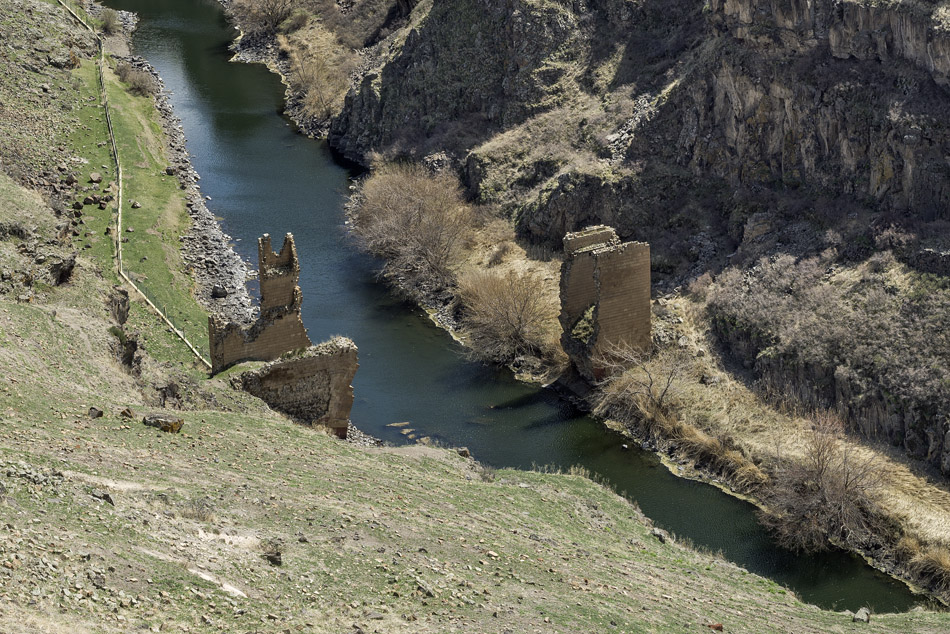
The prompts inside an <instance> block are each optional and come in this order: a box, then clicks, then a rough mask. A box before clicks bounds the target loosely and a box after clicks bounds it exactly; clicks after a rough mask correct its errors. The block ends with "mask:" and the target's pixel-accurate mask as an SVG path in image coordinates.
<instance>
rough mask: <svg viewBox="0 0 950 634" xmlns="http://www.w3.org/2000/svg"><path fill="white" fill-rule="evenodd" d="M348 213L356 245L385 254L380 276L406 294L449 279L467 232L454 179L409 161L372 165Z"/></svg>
mask: <svg viewBox="0 0 950 634" xmlns="http://www.w3.org/2000/svg"><path fill="white" fill-rule="evenodd" d="M351 218H352V222H353V232H354V234H355V235H356V237H357V239H358V240H359V242H360V244H361V246H362V247H363V248H364V249H365V250H366V251H368V252H370V253H372V254H374V255H377V256H379V257H381V258H383V259H385V261H386V262H385V265H384V269H383V274H384V276H385V277H387V278H389V279H390V280H392V281H394V282H396V283H397V284H398V285H399V286H400V287H402V288H403V289H404V290H405V291H406V292H409V293H413V292H416V291H417V290H420V289H423V288H428V289H431V290H438V289H441V288H445V287H446V286H449V285H450V284H452V283H453V282H454V271H455V268H456V265H457V264H458V260H459V258H460V256H461V245H462V244H463V242H464V241H465V239H466V237H467V236H468V235H469V234H470V232H471V231H472V211H471V208H470V206H469V205H468V204H467V203H466V202H465V201H464V200H463V199H462V193H461V189H460V187H459V184H458V180H457V179H456V178H455V177H454V176H452V175H450V174H448V173H445V172H442V173H440V174H435V175H432V174H429V173H428V172H426V171H425V169H424V168H422V167H421V166H419V165H414V164H390V165H386V166H383V167H381V168H379V169H378V170H376V171H375V172H374V173H373V174H372V175H371V176H370V177H368V178H367V179H366V180H365V181H364V183H363V186H362V189H361V191H360V194H359V198H358V200H357V201H356V204H355V205H354V206H353V208H352V209H351Z"/></svg>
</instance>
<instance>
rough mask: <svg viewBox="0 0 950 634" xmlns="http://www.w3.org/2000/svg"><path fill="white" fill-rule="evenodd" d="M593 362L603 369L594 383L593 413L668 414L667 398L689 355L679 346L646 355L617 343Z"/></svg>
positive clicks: (619, 415) (623, 415)
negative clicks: (596, 398) (597, 393)
mask: <svg viewBox="0 0 950 634" xmlns="http://www.w3.org/2000/svg"><path fill="white" fill-rule="evenodd" d="M594 364H595V365H596V366H597V367H599V368H602V369H603V370H604V372H605V378H604V379H603V380H602V381H601V382H600V384H599V385H598V387H599V389H600V396H599V399H598V402H597V405H596V406H595V413H597V414H598V415H606V416H613V417H616V418H619V419H621V420H630V419H632V418H636V417H639V416H655V415H658V414H663V415H666V414H668V413H669V406H670V401H671V399H672V398H674V397H675V395H676V392H677V389H678V387H679V381H680V379H681V378H682V377H683V375H684V374H685V373H686V371H687V370H688V368H689V358H688V356H687V355H686V353H685V352H684V351H682V350H680V349H679V348H667V349H663V350H660V351H659V352H658V353H657V354H656V355H650V354H648V353H643V352H639V351H637V350H634V349H633V348H631V347H630V346H629V345H626V344H621V345H610V346H608V347H607V348H606V349H604V350H603V351H602V352H601V353H600V354H598V355H597V357H596V358H595V359H594Z"/></svg>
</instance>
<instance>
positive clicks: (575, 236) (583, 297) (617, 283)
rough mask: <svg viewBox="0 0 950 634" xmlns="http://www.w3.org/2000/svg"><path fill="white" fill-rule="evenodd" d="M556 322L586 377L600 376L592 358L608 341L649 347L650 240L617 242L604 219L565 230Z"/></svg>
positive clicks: (610, 344)
mask: <svg viewBox="0 0 950 634" xmlns="http://www.w3.org/2000/svg"><path fill="white" fill-rule="evenodd" d="M560 322H561V327H562V329H563V331H562V334H561V345H562V347H563V348H564V351H565V352H566V353H567V355H568V356H569V357H570V359H571V363H572V365H573V366H574V368H575V369H576V370H577V372H578V374H580V375H581V376H582V377H583V378H584V379H585V380H587V381H588V382H590V383H594V382H596V381H598V380H600V379H601V378H603V368H602V367H600V366H599V364H598V362H597V359H598V358H603V356H605V355H606V354H608V353H609V351H610V349H611V347H614V346H620V347H629V348H630V349H632V350H634V351H635V352H640V353H647V352H649V351H650V350H651V348H652V336H651V325H650V245H649V244H647V243H645V242H621V241H620V239H619V238H618V237H617V233H616V231H614V229H613V228H611V227H607V226H604V225H595V226H591V227H587V228H586V229H583V230H581V231H576V232H572V233H568V234H567V235H565V236H564V263H563V264H562V265H561V314H560Z"/></svg>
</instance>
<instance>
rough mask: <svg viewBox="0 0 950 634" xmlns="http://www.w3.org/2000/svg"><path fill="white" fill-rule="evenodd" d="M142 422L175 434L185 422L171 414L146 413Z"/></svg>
mask: <svg viewBox="0 0 950 634" xmlns="http://www.w3.org/2000/svg"><path fill="white" fill-rule="evenodd" d="M142 422H143V423H144V424H145V425H146V426H148V427H155V428H156V429H159V430H161V431H163V432H166V433H169V434H177V433H178V432H180V431H181V428H182V426H183V425H184V424H185V421H184V420H182V419H181V418H179V417H177V416H174V415H171V414H146V415H145V417H144V418H142Z"/></svg>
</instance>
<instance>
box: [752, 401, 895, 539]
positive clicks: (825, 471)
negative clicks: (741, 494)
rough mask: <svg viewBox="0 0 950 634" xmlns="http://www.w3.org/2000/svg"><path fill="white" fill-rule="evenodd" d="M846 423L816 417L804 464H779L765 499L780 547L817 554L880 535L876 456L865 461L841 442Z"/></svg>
mask: <svg viewBox="0 0 950 634" xmlns="http://www.w3.org/2000/svg"><path fill="white" fill-rule="evenodd" d="M843 429H844V424H843V422H842V421H841V419H840V418H838V417H837V416H836V415H834V414H832V413H827V412H822V413H819V414H816V415H815V422H814V427H813V430H812V433H811V435H810V436H809V437H808V439H807V441H806V443H805V446H804V450H805V455H804V458H803V459H802V460H784V461H783V460H781V459H779V460H777V463H778V464H779V465H781V466H779V467H778V468H777V472H776V473H775V477H774V478H772V482H773V484H772V486H771V487H770V489H769V490H768V491H767V492H766V494H765V495H764V501H765V504H766V507H767V508H768V511H767V512H763V513H762V514H761V518H762V521H763V523H764V524H765V525H766V526H768V527H769V528H770V529H772V531H773V532H774V533H775V535H776V537H777V538H778V541H779V543H781V544H782V545H783V546H785V547H787V548H789V549H792V550H798V551H806V552H812V551H819V550H825V549H827V548H828V545H829V543H830V542H832V541H833V542H838V543H848V544H860V543H864V542H865V541H866V540H867V539H868V538H869V537H870V536H872V535H875V534H878V533H879V532H880V531H879V530H878V529H879V528H880V527H881V523H882V520H881V515H880V513H879V511H878V510H877V508H876V506H875V504H874V502H873V501H872V499H871V497H870V493H871V492H872V491H873V490H874V489H875V488H876V487H877V486H878V485H879V483H880V480H881V473H880V470H879V468H878V467H877V465H876V464H875V463H874V460H873V454H870V453H869V454H867V456H861V455H859V453H858V452H857V450H856V449H855V447H854V445H852V444H850V443H846V442H843V440H842V435H843Z"/></svg>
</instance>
